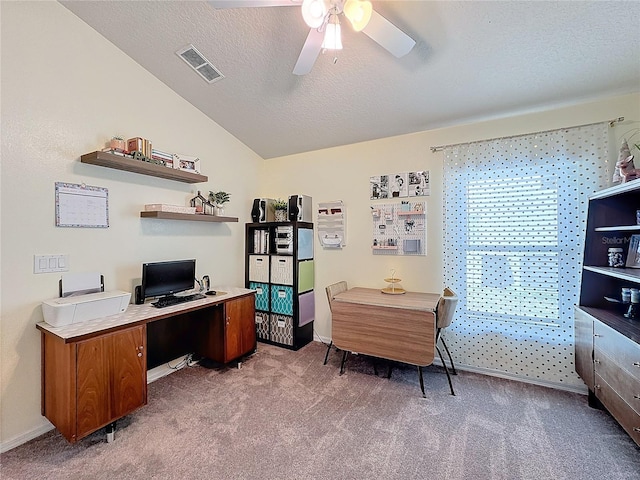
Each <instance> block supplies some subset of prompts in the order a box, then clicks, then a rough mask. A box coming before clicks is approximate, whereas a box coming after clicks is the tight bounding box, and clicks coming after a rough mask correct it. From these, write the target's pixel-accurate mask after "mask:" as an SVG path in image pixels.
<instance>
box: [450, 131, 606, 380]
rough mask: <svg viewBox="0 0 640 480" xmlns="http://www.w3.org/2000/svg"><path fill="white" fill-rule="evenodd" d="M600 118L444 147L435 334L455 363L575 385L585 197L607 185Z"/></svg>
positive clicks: (586, 201) (603, 139)
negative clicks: (440, 305) (453, 305)
mask: <svg viewBox="0 0 640 480" xmlns="http://www.w3.org/2000/svg"><path fill="white" fill-rule="evenodd" d="M607 129H608V123H602V124H596V125H588V126H582V127H575V128H569V129H562V130H556V131H551V132H542V133H537V134H532V135H523V136H518V137H510V138H502V139H496V140H487V141H482V142H474V143H469V144H462V145H456V146H451V147H446V148H445V149H444V154H445V167H444V225H445V228H444V239H443V242H444V265H445V275H444V276H445V282H446V285H447V286H450V287H451V288H453V290H454V291H456V293H457V294H458V296H459V298H460V301H459V302H458V307H457V309H456V316H455V319H454V323H453V324H452V325H451V326H450V327H449V328H448V329H447V330H446V331H445V332H443V335H445V338H446V340H447V344H448V345H449V347H450V349H451V353H452V355H453V356H454V360H455V362H456V363H460V364H464V365H467V366H470V367H475V368H476V369H478V370H491V371H494V372H496V373H503V374H507V375H508V376H515V377H527V378H529V379H530V380H531V381H535V382H538V383H549V384H565V385H568V386H582V381H581V380H580V379H579V377H578V376H577V375H576V373H575V370H574V363H573V350H574V345H573V306H574V305H575V304H576V303H577V302H578V295H579V287H580V278H581V275H580V269H581V267H582V264H581V261H582V254H583V249H584V232H585V228H586V207H587V203H588V195H589V194H591V193H593V192H595V191H597V190H600V189H602V188H604V187H605V186H606V185H607V177H608V175H607V163H606V162H607V158H608V131H607Z"/></svg>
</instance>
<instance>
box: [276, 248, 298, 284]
mask: <svg viewBox="0 0 640 480" xmlns="http://www.w3.org/2000/svg"><path fill="white" fill-rule="evenodd" d="M271 283H277V284H280V285H293V257H285V256H284V255H274V256H273V257H272V258H271Z"/></svg>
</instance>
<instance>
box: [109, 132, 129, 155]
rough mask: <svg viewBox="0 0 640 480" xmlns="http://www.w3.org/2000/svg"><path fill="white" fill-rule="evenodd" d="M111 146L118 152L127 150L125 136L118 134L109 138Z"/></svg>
mask: <svg viewBox="0 0 640 480" xmlns="http://www.w3.org/2000/svg"><path fill="white" fill-rule="evenodd" d="M109 148H110V149H111V150H115V151H116V152H120V153H124V151H125V150H126V148H125V145H124V138H122V137H120V136H118V135H116V136H115V137H111V140H109Z"/></svg>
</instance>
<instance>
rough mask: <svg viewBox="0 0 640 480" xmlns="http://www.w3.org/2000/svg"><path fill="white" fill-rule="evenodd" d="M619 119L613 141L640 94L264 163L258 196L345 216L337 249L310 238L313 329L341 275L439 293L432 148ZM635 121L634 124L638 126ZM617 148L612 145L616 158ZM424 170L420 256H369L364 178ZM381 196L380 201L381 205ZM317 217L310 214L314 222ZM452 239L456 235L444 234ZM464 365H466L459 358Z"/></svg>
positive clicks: (436, 175)
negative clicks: (426, 187) (305, 201)
mask: <svg viewBox="0 0 640 480" xmlns="http://www.w3.org/2000/svg"><path fill="white" fill-rule="evenodd" d="M620 116H624V117H625V118H626V120H625V122H624V123H623V124H620V125H618V126H616V127H615V128H614V129H611V138H610V139H611V141H612V142H613V144H614V145H616V144H617V143H618V141H619V139H620V137H621V135H622V134H623V133H624V132H625V131H628V130H629V128H630V127H631V126H633V122H634V121H635V122H637V121H639V120H640V95H638V94H633V95H625V96H619V97H615V98H609V99H605V100H602V101H597V102H590V103H584V104H581V105H576V106H571V107H565V108H558V109H554V110H549V111H542V112H536V113H530V114H527V115H521V116H517V117H511V118H505V119H501V120H492V121H486V122H479V123H475V124H472V125H461V126H457V127H451V128H444V129H440V130H431V131H426V132H421V133H416V134H412V135H403V136H398V137H393V138H385V139H380V140H374V141H370V142H365V143H360V144H354V145H347V146H344V147H337V148H331V149H326V150H319V151H314V152H309V153H304V154H300V155H292V156H287V157H281V158H277V159H273V160H268V161H266V162H264V163H263V164H262V167H263V173H262V177H263V178H265V179H266V181H265V182H264V183H263V184H262V187H261V188H262V190H261V194H260V195H261V196H263V197H275V198H277V197H282V198H286V197H287V196H288V195H290V194H305V195H310V196H312V197H313V203H314V207H315V206H317V204H318V202H324V201H328V200H343V201H344V202H345V205H346V211H347V215H348V220H347V246H346V247H345V248H343V249H342V250H339V251H335V250H322V248H320V247H319V246H318V242H317V241H316V244H315V245H316V250H315V261H316V278H315V281H316V287H317V291H318V295H317V297H316V322H315V330H316V333H317V334H318V335H319V336H320V337H321V338H323V339H325V340H327V339H329V338H330V336H331V322H330V314H329V307H328V304H327V300H326V297H325V295H324V287H325V286H326V285H329V284H330V283H333V282H336V281H339V280H346V281H347V282H348V283H349V285H358V286H364V287H374V288H381V287H384V286H386V285H385V283H384V281H383V279H384V278H385V277H387V276H388V275H389V271H390V269H391V268H394V269H395V270H396V272H397V276H399V277H400V278H402V284H403V286H404V288H405V289H408V290H418V291H431V292H438V291H440V290H441V288H442V287H443V273H442V265H443V259H442V244H443V238H442V235H441V232H442V208H443V205H442V169H443V154H442V153H441V152H436V153H432V152H431V150H430V147H431V146H437V145H444V144H454V143H462V142H471V141H477V140H484V139H489V138H495V137H505V136H511V135H519V134H525V133H532V132H538V131H543V130H550V129H555V128H562V127H568V126H575V125H583V124H587V123H592V122H600V121H603V120H610V119H613V118H617V117H620ZM637 126H638V124H637V123H635V127H636V128H637ZM616 152H617V147H615V148H613V149H612V159H611V160H612V163H615V158H616ZM415 170H429V172H430V182H431V195H430V196H428V197H425V200H426V206H427V229H428V235H427V254H426V256H423V257H422V256H421V257H409V256H406V257H389V256H374V255H373V254H372V253H371V242H372V227H371V215H370V205H372V204H375V203H376V202H372V201H370V200H369V177H370V176H372V175H380V174H385V173H394V172H407V171H415ZM382 202H384V201H378V202H377V203H382ZM314 221H315V219H314ZM447 241H455V239H447ZM462 363H464V362H462Z"/></svg>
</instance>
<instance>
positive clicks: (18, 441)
mask: <svg viewBox="0 0 640 480" xmlns="http://www.w3.org/2000/svg"><path fill="white" fill-rule="evenodd" d="M186 358H187V355H184V356H182V357H179V358H176V359H175V360H173V361H171V362H169V363H165V364H164V365H160V366H158V367H156V368H152V369H151V370H148V371H147V384H149V383H152V382H155V381H156V380H158V379H159V378H162V377H166V376H167V375H169V374H171V373H174V372H177V371H178V370H179V368H178V369H176V368H171V367H170V366H169V365H180V364H181V363H182V362H183V361H184V360H185V359H186ZM194 364H195V362H194V363H192V365H194ZM44 420H45V422H47V423H45V424H43V425H41V426H39V427H37V428H34V429H33V430H29V431H28V432H25V433H23V434H21V435H18V436H17V437H14V438H12V439H9V440H7V441H5V442H0V453H4V452H8V451H9V450H11V449H13V448H16V447H19V446H20V445H22V444H23V443H27V442H29V441H31V440H33V439H34V438H37V437H39V436H40V435H42V434H43V433H47V432H48V431H51V430H53V429H54V428H55V427H54V426H53V424H51V423H50V422H49V421H48V420H47V419H44Z"/></svg>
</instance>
